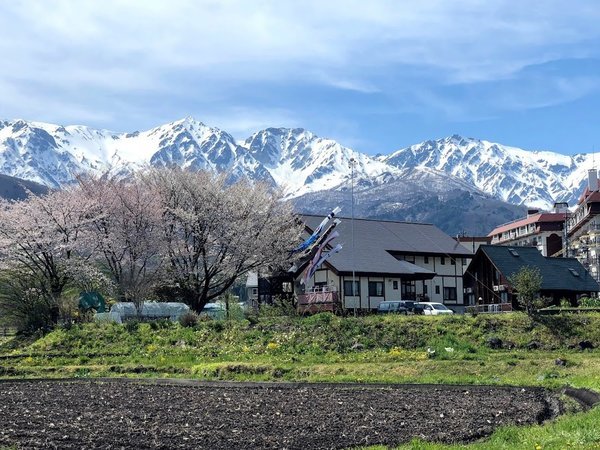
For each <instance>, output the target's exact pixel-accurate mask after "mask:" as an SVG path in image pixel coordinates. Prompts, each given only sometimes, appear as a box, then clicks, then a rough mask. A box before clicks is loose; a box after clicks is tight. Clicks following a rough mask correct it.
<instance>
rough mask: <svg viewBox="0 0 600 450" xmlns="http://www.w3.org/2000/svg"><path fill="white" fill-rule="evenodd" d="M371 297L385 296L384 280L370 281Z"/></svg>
mask: <svg viewBox="0 0 600 450" xmlns="http://www.w3.org/2000/svg"><path fill="white" fill-rule="evenodd" d="M369 297H383V281H369Z"/></svg>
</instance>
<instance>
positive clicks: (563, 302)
mask: <svg viewBox="0 0 600 450" xmlns="http://www.w3.org/2000/svg"><path fill="white" fill-rule="evenodd" d="M560 307H561V308H570V307H571V302H570V301H569V300H567V299H566V298H564V297H563V298H561V299H560Z"/></svg>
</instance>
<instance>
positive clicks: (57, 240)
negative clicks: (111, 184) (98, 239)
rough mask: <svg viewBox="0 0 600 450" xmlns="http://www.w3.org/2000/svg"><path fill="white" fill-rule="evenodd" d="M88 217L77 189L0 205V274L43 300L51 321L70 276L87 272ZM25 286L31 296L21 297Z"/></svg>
mask: <svg viewBox="0 0 600 450" xmlns="http://www.w3.org/2000/svg"><path fill="white" fill-rule="evenodd" d="M94 213H95V205H94V203H93V202H91V201H90V200H89V199H87V198H85V197H84V196H82V195H81V191H80V190H79V189H77V188H68V189H65V190H62V191H54V192H50V193H48V194H46V195H43V196H30V197H29V198H27V199H26V200H23V201H19V202H14V203H11V202H8V201H2V202H0V261H1V264H2V266H1V267H2V270H3V271H7V273H9V274H11V276H12V277H13V278H15V277H20V278H21V281H20V282H19V283H20V284H19V283H17V282H16V281H15V286H16V287H18V286H20V288H22V289H23V290H24V292H28V295H29V294H31V295H29V296H30V298H36V299H37V298H43V299H44V302H46V303H47V305H48V309H49V311H51V315H52V320H54V321H55V319H56V318H57V317H58V311H57V308H58V306H57V305H58V299H59V298H60V296H61V294H62V292H63V290H64V289H65V286H66V285H67V284H68V283H69V281H70V280H71V279H72V274H73V273H76V272H82V271H85V270H86V269H87V268H88V267H89V266H88V263H89V258H90V256H91V249H90V248H89V247H88V246H87V245H85V244H84V243H85V242H86V238H85V236H86V232H87V229H88V228H89V224H90V221H91V219H92V216H93V215H94ZM27 286H29V287H31V289H33V290H30V291H27V289H26V288H27ZM34 294H35V295H34ZM13 300H15V301H18V300H19V299H13ZM36 302H37V300H36V301H35V302H33V303H36Z"/></svg>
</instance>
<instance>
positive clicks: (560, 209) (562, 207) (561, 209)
mask: <svg viewBox="0 0 600 450" xmlns="http://www.w3.org/2000/svg"><path fill="white" fill-rule="evenodd" d="M568 210H569V204H568V203H567V202H556V203H554V212H555V213H565V212H567V211H568Z"/></svg>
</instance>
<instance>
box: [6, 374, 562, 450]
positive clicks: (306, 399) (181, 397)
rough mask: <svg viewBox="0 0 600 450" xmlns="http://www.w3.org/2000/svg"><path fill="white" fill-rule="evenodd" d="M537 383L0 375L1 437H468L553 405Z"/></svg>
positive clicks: (328, 444) (109, 442)
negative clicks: (283, 381)
mask: <svg viewBox="0 0 600 450" xmlns="http://www.w3.org/2000/svg"><path fill="white" fill-rule="evenodd" d="M557 406H558V400H557V399H556V396H555V395H554V394H551V393H549V392H548V391H546V390H544V389H540V388H512V387H482V386H469V387H465V386H428V385H351V384H331V385H329V384H295V383H294V384H277V383H201V382H192V381H188V382H186V381H185V380H183V381H175V380H170V381H166V380H162V381H161V380H155V381H152V380H149V381H131V380H73V381H65V380H62V381H3V382H0V446H10V445H16V446H17V447H19V448H28V449H29V448H44V449H49V448H57V449H82V448H104V449H121V448H136V449H144V448H164V449H174V448H193V449H201V448H202V449H253V448H260V449H268V448H278V449H283V448H286V449H303V450H307V449H316V448H319V449H324V448H336V449H337V448H348V447H356V446H362V445H375V444H383V445H389V446H394V445H399V444H401V443H403V442H407V441H410V440H411V439H412V438H413V437H420V438H423V439H427V440H432V441H439V442H445V443H465V442H469V441H473V440H475V439H479V438H482V437H485V436H488V435H489V434H490V433H492V431H493V430H494V429H495V428H497V427H499V426H501V425H506V424H534V423H540V422H542V421H544V420H546V419H549V418H551V417H553V416H554V415H555V413H556V412H557V410H558V409H557Z"/></svg>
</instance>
